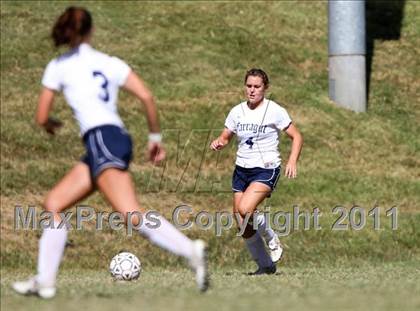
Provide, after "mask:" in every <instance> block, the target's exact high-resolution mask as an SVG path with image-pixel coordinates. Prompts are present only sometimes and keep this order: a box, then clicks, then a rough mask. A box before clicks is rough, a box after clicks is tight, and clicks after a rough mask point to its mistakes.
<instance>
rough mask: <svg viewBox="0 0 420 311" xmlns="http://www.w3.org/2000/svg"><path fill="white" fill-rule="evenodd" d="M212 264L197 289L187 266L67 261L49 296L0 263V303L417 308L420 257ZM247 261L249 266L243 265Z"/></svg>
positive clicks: (22, 306) (20, 306)
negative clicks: (28, 287) (130, 273)
mask: <svg viewBox="0 0 420 311" xmlns="http://www.w3.org/2000/svg"><path fill="white" fill-rule="evenodd" d="M244 268H245V269H238V268H233V269H217V270H213V271H212V275H211V277H212V284H213V285H212V287H211V289H210V290H209V291H208V292H207V293H205V294H203V295H202V294H200V293H198V292H197V290H196V288H195V287H194V286H195V285H194V282H193V279H192V273H191V272H190V271H188V270H185V269H176V270H172V269H170V268H169V269H168V268H165V269H162V268H153V267H150V266H146V267H144V270H143V272H142V274H141V276H140V278H139V279H138V280H137V281H135V282H123V283H118V282H114V281H112V280H111V277H110V276H109V275H107V273H106V271H103V272H98V271H92V270H81V269H68V270H66V271H65V272H63V274H62V276H61V277H60V282H59V286H60V287H59V293H58V295H57V297H56V298H55V299H54V300H52V301H48V302H47V301H42V300H40V299H37V298H35V297H31V298H26V297H21V296H18V295H16V294H15V293H12V291H11V289H10V288H9V283H10V282H11V281H12V280H13V279H14V278H17V277H21V276H23V273H22V272H19V273H14V275H13V277H11V275H10V274H9V273H7V272H8V271H4V270H2V275H7V276H6V277H3V276H2V280H1V301H2V302H1V303H2V307H3V306H7V307H8V308H10V309H11V310H17V311H18V310H29V309H30V310H55V309H56V308H60V309H61V310H93V311H96V310H115V309H119V310H168V306H170V309H171V310H174V311H176V310H216V309H217V310H236V309H240V310H257V309H258V310H261V309H264V310H278V309H279V308H280V309H287V310H303V309H310V310H337V309H340V310H361V309H364V308H365V307H366V306H369V310H381V311H385V310H395V309H398V310H417V309H418V308H419V307H420V297H419V296H418V292H419V290H420V284H419V282H418V278H419V277H420V265H419V263H418V262H404V263H401V262H396V263H388V264H381V265H367V264H362V265H357V266H352V265H348V264H342V265H336V266H330V267H324V268H316V267H311V266H309V267H300V268H281V269H280V271H279V272H278V273H277V274H276V275H272V276H260V277H252V276H248V275H246V273H245V272H246V271H248V270H249V269H250V267H249V266H245V267H244ZM247 269H248V270H247Z"/></svg>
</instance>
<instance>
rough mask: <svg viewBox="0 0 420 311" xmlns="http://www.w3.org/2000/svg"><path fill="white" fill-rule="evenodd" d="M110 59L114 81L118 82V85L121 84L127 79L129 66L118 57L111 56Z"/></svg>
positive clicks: (129, 70)
mask: <svg viewBox="0 0 420 311" xmlns="http://www.w3.org/2000/svg"><path fill="white" fill-rule="evenodd" d="M112 61H113V71H114V75H115V81H116V83H117V84H118V86H122V85H123V84H124V83H125V81H126V80H127V77H128V75H129V74H130V72H131V68H130V66H128V65H127V64H126V63H125V62H124V61H123V60H121V59H119V58H118V57H112Z"/></svg>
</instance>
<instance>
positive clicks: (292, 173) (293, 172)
mask: <svg viewBox="0 0 420 311" xmlns="http://www.w3.org/2000/svg"><path fill="white" fill-rule="evenodd" d="M284 176H286V177H287V178H296V177H297V165H296V162H287V164H286V170H285V171H284Z"/></svg>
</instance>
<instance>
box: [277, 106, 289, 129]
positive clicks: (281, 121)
mask: <svg viewBox="0 0 420 311" xmlns="http://www.w3.org/2000/svg"><path fill="white" fill-rule="evenodd" d="M275 115H276V121H275V122H276V123H275V125H276V128H277V129H279V130H281V131H284V130H286V129H287V128H288V127H289V126H290V124H291V123H292V119H290V116H289V114H288V113H287V111H286V109H284V108H282V107H280V106H279V107H278V111H277V113H276V114H275Z"/></svg>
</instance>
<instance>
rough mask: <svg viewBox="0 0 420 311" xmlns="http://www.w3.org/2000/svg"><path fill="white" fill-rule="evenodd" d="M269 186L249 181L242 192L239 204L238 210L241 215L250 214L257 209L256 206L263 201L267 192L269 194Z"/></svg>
mask: <svg viewBox="0 0 420 311" xmlns="http://www.w3.org/2000/svg"><path fill="white" fill-rule="evenodd" d="M270 191H271V189H270V187H269V186H267V185H266V184H263V183H260V182H253V183H251V184H250V185H249V186H248V188H246V190H245V192H244V193H243V195H242V197H241V199H240V201H239V204H238V212H239V213H240V214H241V216H242V217H245V216H246V214H252V213H254V212H255V210H256V209H257V206H258V205H259V204H260V203H261V202H262V201H264V199H265V198H266V197H267V195H268V194H270Z"/></svg>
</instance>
